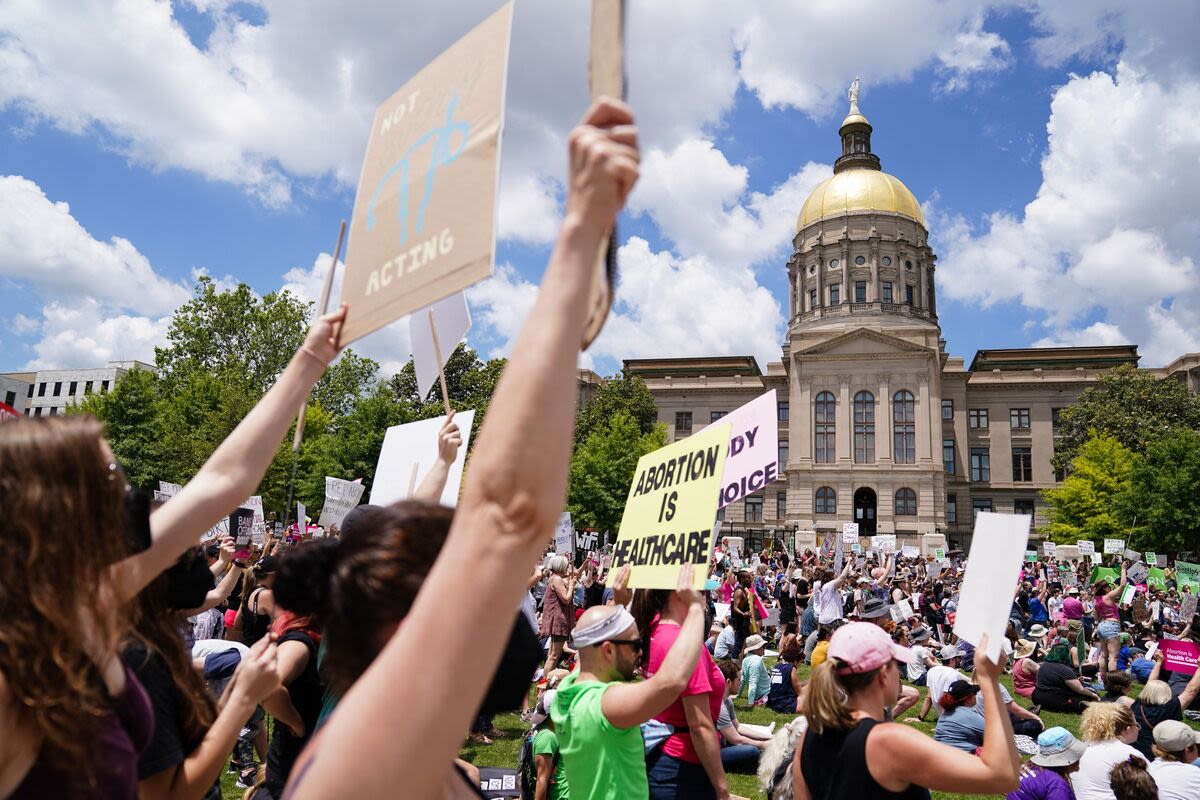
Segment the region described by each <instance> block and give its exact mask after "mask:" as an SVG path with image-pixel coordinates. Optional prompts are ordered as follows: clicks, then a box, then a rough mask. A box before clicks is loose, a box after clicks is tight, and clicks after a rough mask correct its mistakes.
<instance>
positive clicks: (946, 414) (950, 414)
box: [942, 400, 954, 419]
mask: <svg viewBox="0 0 1200 800" xmlns="http://www.w3.org/2000/svg"><path fill="white" fill-rule="evenodd" d="M942 419H954V401H953V400H943V401H942Z"/></svg>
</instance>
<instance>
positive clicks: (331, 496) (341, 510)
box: [317, 475, 366, 528]
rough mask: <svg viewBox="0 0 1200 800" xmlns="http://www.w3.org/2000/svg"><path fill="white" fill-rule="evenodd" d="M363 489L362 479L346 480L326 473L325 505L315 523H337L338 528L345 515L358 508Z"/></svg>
mask: <svg viewBox="0 0 1200 800" xmlns="http://www.w3.org/2000/svg"><path fill="white" fill-rule="evenodd" d="M365 489H366V487H365V486H363V484H362V481H347V480H343V479H341V478H331V477H329V476H328V475H326V476H325V505H323V506H322V507H321V516H320V517H318V518H317V524H318V525H321V526H323V527H329V526H332V525H337V526H338V527H339V528H340V527H341V525H342V522H343V521H345V519H346V515H347V514H349V513H350V512H351V511H353V510H354V509H356V508H358V503H359V501H360V500H362V496H363V491H364V490H365Z"/></svg>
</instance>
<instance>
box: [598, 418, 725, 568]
mask: <svg viewBox="0 0 1200 800" xmlns="http://www.w3.org/2000/svg"><path fill="white" fill-rule="evenodd" d="M729 436H730V426H729V425H728V424H724V425H710V426H709V427H707V428H705V429H704V430H703V431H700V432H699V433H697V434H695V435H694V436H689V437H688V438H686V439H682V440H680V441H678V442H675V443H674V444H671V445H668V446H666V447H663V448H661V449H659V450H655V451H654V452H653V453H649V454H647V455H644V456H642V457H641V458H640V459H639V460H638V465H637V472H636V473H634V478H633V484H632V485H631V486H630V487H629V497H628V498H627V499H626V501H625V513H624V515H623V516H622V517H621V531H620V533H619V534H618V535H617V542H616V546H615V548H614V549H613V568H619V567H622V566H624V565H625V564H629V565H631V566H632V568H633V569H632V572H631V574H630V577H629V586H630V588H635V589H674V588H675V586H676V585H677V583H678V580H679V570H680V569H681V568H682V567H683V565H684V564H695V565H696V566H697V567H703V566H704V565H706V564H707V563H708V556H709V553H711V552H712V535H713V518H714V517H715V516H716V513H717V501H718V497H719V495H720V491H721V485H722V483H721V481H722V478H723V476H724V474H725V473H724V469H725V459H726V453H727V452H728V449H729ZM706 580H707V578H706V575H705V570H704V569H702V568H701V569H697V570H696V576H695V583H694V586H695V588H697V589H702V588H703V587H704V584H705V581H706Z"/></svg>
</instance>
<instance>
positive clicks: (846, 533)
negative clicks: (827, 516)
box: [842, 522, 858, 544]
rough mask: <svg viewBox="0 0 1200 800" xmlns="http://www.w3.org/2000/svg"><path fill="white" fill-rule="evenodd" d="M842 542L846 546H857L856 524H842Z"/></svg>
mask: <svg viewBox="0 0 1200 800" xmlns="http://www.w3.org/2000/svg"><path fill="white" fill-rule="evenodd" d="M842 541H843V542H845V543H846V544H858V523H857V522H843V523H842Z"/></svg>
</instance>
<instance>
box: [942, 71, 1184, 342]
mask: <svg viewBox="0 0 1200 800" xmlns="http://www.w3.org/2000/svg"><path fill="white" fill-rule="evenodd" d="M1197 108H1200V77H1197V76H1196V75H1195V74H1180V75H1172V76H1170V79H1169V80H1160V79H1158V78H1156V77H1153V76H1150V75H1147V74H1145V73H1144V72H1141V71H1139V70H1137V69H1135V68H1133V67H1132V66H1131V65H1129V64H1126V63H1124V62H1121V63H1119V64H1118V65H1117V67H1116V69H1115V70H1114V73H1113V74H1109V73H1107V72H1095V73H1093V74H1091V75H1086V76H1078V75H1076V76H1072V77H1071V79H1070V80H1069V81H1068V82H1067V83H1066V85H1064V86H1063V87H1061V88H1060V89H1059V90H1058V91H1057V92H1056V93H1055V95H1054V99H1053V102H1052V104H1051V115H1050V120H1049V122H1048V123H1047V131H1048V134H1049V146H1048V150H1047V152H1046V155H1045V158H1044V159H1043V161H1042V185H1041V187H1040V188H1039V190H1038V193H1037V197H1036V198H1035V199H1034V200H1033V201H1031V202H1030V203H1029V204H1028V205H1026V207H1025V209H1024V212H1023V214H1021V215H1020V216H1016V215H1011V214H1006V213H996V214H993V215H991V216H990V217H989V218H988V219H987V220H986V223H985V225H983V226H981V227H982V230H981V231H979V232H978V233H977V232H976V231H975V230H974V229H973V228H972V226H971V225H970V224H968V222H967V221H964V220H961V219H958V220H954V219H952V220H949V221H948V224H946V225H945V226H944V227H943V226H939V225H937V224H935V225H934V229H935V233H936V235H937V239H938V241H939V242H940V243H941V247H940V249H941V251H942V265H941V266H940V267H939V269H938V276H939V287H940V288H941V290H942V291H943V292H944V293H945V295H946V296H948V297H950V298H955V299H960V300H967V301H971V302H978V303H981V304H983V305H990V304H992V303H995V302H1000V301H1005V300H1014V299H1015V300H1019V301H1020V302H1021V303H1022V304H1024V305H1025V306H1026V307H1027V308H1029V309H1031V310H1033V311H1035V312H1036V313H1039V314H1041V315H1044V317H1045V322H1046V325H1047V327H1048V328H1049V329H1050V335H1049V336H1048V337H1047V338H1046V339H1045V340H1044V341H1048V342H1066V343H1097V344H1100V343H1112V342H1114V341H1116V340H1118V339H1120V340H1121V341H1124V342H1126V343H1133V344H1138V345H1140V352H1141V353H1142V355H1143V357H1144V359H1145V362H1146V363H1148V364H1163V363H1166V362H1168V361H1170V360H1171V359H1173V358H1175V357H1176V356H1178V355H1180V354H1181V353H1184V352H1191V351H1197V350H1200V280H1198V277H1200V275H1198V274H1197V270H1196V267H1195V263H1194V261H1193V258H1194V254H1195V247H1196V242H1197V241H1200V220H1198V219H1197V217H1196V216H1195V215H1194V214H1193V213H1192V208H1193V206H1194V205H1195V197H1196V187H1197V186H1200V129H1198V128H1197V127H1196V125H1195V119H1194V118H1195V112H1196V109H1197Z"/></svg>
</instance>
